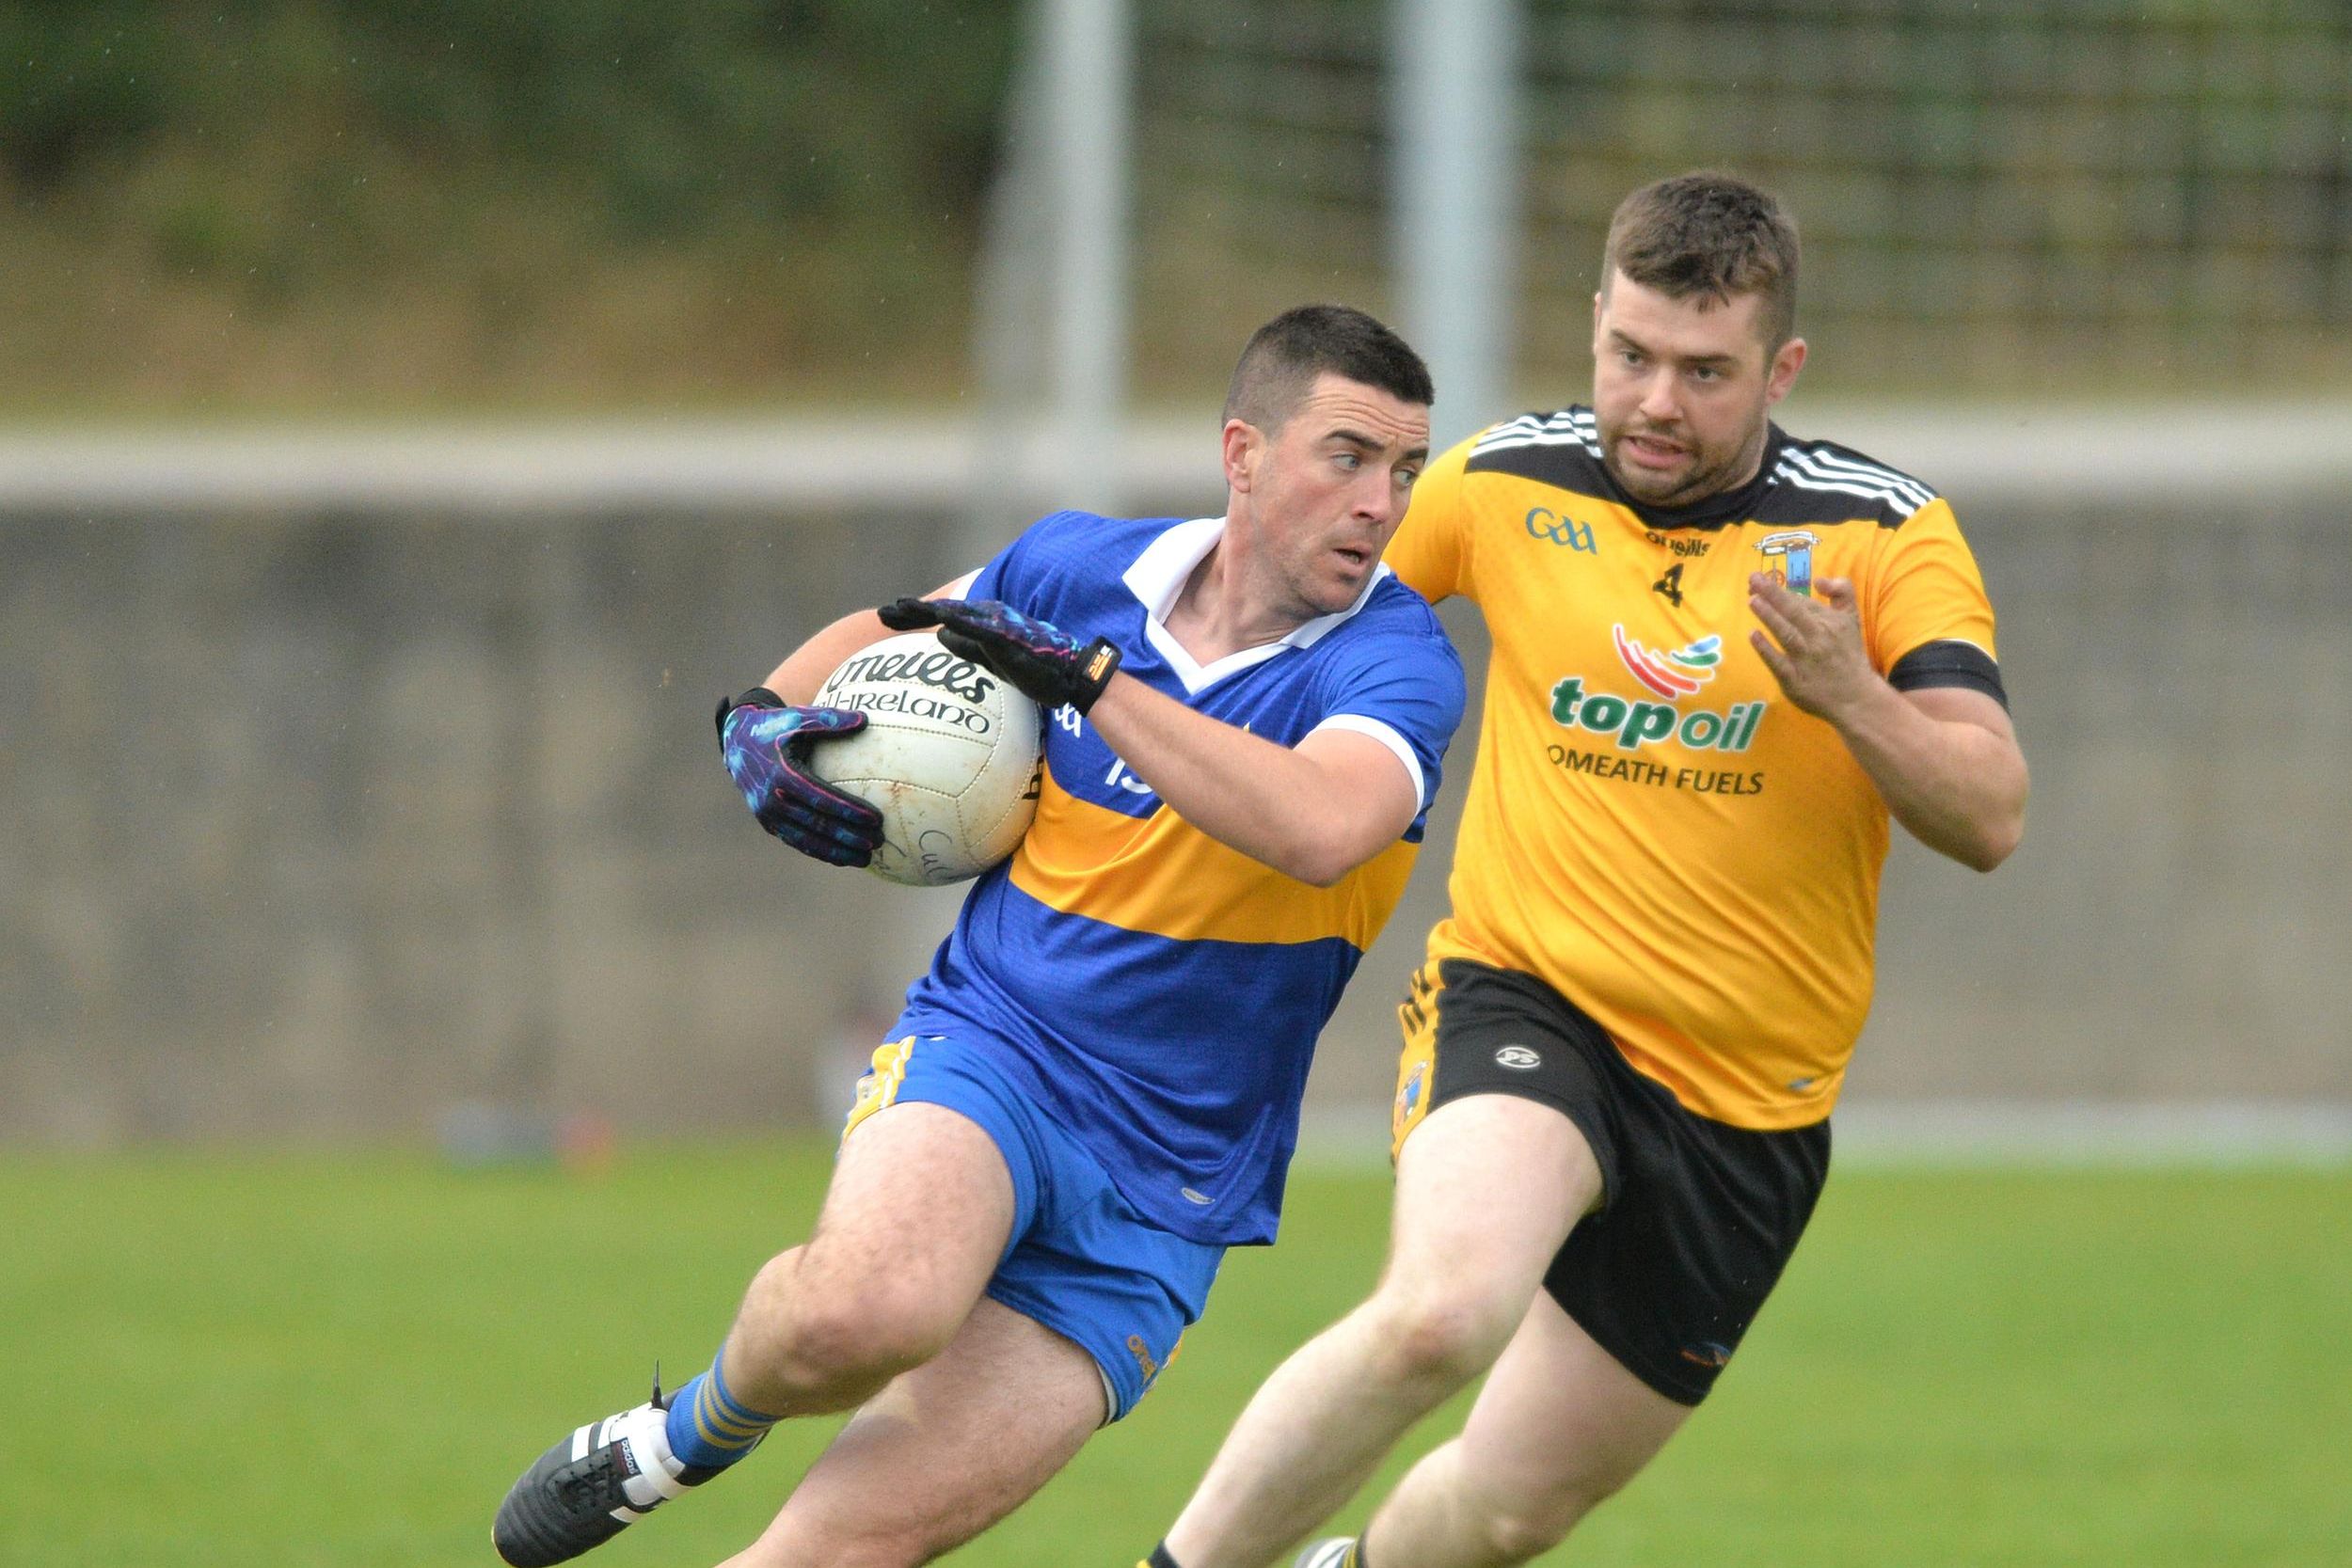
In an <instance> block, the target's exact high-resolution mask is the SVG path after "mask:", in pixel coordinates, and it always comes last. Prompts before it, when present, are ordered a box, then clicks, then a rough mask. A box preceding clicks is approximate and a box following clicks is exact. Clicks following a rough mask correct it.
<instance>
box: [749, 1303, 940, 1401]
mask: <svg viewBox="0 0 2352 1568" xmlns="http://www.w3.org/2000/svg"><path fill="white" fill-rule="evenodd" d="M779 1327H780V1333H779V1334H778V1336H777V1346H776V1349H777V1356H778V1360H779V1362H780V1363H781V1368H782V1370H783V1371H784V1372H785V1375H786V1376H787V1377H788V1378H789V1379H790V1380H791V1381H793V1382H795V1383H797V1384H800V1385H803V1386H809V1387H847V1388H859V1387H868V1386H870V1387H880V1386H882V1384H884V1383H887V1382H888V1381H890V1379H892V1378H894V1377H896V1376H898V1374H899V1373H900V1372H903V1371H906V1370H909V1369H911V1368H914V1367H919V1366H921V1365H922V1364H923V1363H924V1362H926V1361H929V1360H930V1358H931V1357H932V1356H934V1355H936V1354H939V1353H940V1352H941V1351H942V1350H944V1349H945V1348H946V1344H947V1341H948V1339H949V1338H952V1337H953V1335H954V1332H955V1329H954V1325H953V1324H952V1323H940V1322H939V1321H938V1315H937V1314H936V1313H933V1312H930V1310H928V1308H927V1307H926V1306H925V1305H924V1304H921V1303H914V1302H908V1301H905V1300H902V1299H901V1300H894V1299H892V1297H891V1296H890V1294H889V1293H888V1292H882V1293H880V1294H878V1295H876V1296H874V1297H872V1298H867V1299H861V1298H860V1297H859V1296H858V1295H857V1294H855V1293H853V1292H836V1291H818V1292H810V1293H808V1294H806V1295H804V1296H802V1297H799V1298H796V1299H795V1300H794V1301H793V1302H792V1303H791V1304H790V1305H789V1307H787V1309H786V1311H785V1314H784V1317H783V1321H782V1323H780V1325H779Z"/></svg>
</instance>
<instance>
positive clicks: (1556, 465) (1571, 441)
mask: <svg viewBox="0 0 2352 1568" xmlns="http://www.w3.org/2000/svg"><path fill="white" fill-rule="evenodd" d="M1463 469H1464V471H1465V472H1467V473H1473V474H1478V473H1486V474H1494V473H1502V474H1509V475H1511V476H1513V477H1514V478H1517V479H1532V480H1534V481H1536V482H1537V483H1543V484H1554V485H1558V486H1559V487H1560V488H1562V489H1564V490H1574V491H1576V492H1578V493H1579V494H1581V495H1587V496H1600V495H1607V494H1609V493H1610V492H1609V491H1608V489H1607V488H1606V485H1607V481H1606V480H1605V479H1604V478H1603V470H1602V468H1601V466H1600V435H1599V432H1598V431H1597V430H1596V429H1595V428H1594V425H1593V411H1592V410H1591V409H1589V408H1584V407H1574V408H1563V409H1561V410H1560V411H1559V412H1557V413H1553V414H1522V415H1520V416H1519V417H1518V419H1516V420H1503V421H1502V423H1501V424H1498V425H1492V426H1489V427H1488V428H1487V429H1486V430H1485V431H1484V432H1482V433H1481V434H1480V435H1479V436H1478V438H1477V440H1475V441H1473V442H1472V443H1471V444H1470V458H1469V460H1468V461H1467V462H1466V463H1465V464H1464V465H1463Z"/></svg>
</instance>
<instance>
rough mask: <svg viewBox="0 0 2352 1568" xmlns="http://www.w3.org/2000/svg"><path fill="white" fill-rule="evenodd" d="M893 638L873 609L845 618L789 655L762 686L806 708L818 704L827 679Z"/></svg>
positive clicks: (857, 612) (845, 616)
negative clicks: (854, 658)
mask: <svg viewBox="0 0 2352 1568" xmlns="http://www.w3.org/2000/svg"><path fill="white" fill-rule="evenodd" d="M891 635H893V634H892V632H891V630H890V628H889V627H888V626H883V625H882V620H881V618H880V617H879V616H877V615H876V614H875V613H874V612H873V611H872V610H858V611H856V612H855V613H853V614H849V615H844V616H843V617H841V619H840V620H838V621H835V622H834V623H833V625H831V626H827V627H825V628H824V629H823V630H822V631H820V632H818V634H817V635H816V636H814V637H812V638H810V639H809V640H808V641H805V642H803V643H802V644H801V645H800V646H799V647H798V648H795V649H794V650H793V651H792V652H791V654H790V655H788V656H787V657H786V658H785V661H784V662H783V663H782V664H779V665H777V666H776V668H775V672H774V673H772V674H771V675H770V676H769V677H768V678H767V679H766V680H764V681H762V682H760V683H759V684H760V685H762V686H764V687H766V688H767V689H769V690H771V691H772V692H774V693H775V694H776V695H777V696H779V697H782V698H783V699H784V700H785V701H786V702H787V703H791V704H793V705H796V706H798V705H806V704H808V703H810V702H812V701H814V700H815V699H816V696H817V689H818V687H820V686H822V685H824V684H825V677H826V676H827V675H830V674H832V673H834V671H835V670H837V669H839V668H840V667H841V662H842V660H844V659H846V658H848V657H850V655H851V654H853V653H856V652H857V651H858V650H859V649H860V648H863V647H866V646H868V645H870V644H872V643H875V642H879V641H882V639H883V638H885V637H889V636H891Z"/></svg>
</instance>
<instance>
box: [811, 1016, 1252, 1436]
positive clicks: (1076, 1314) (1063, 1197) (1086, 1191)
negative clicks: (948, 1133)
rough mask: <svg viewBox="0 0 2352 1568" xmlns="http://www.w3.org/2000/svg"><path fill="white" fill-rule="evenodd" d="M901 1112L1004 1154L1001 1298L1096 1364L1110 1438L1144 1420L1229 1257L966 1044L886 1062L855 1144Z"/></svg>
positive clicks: (864, 1085) (899, 1047) (904, 1046)
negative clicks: (1180, 1226) (941, 1116)
mask: <svg viewBox="0 0 2352 1568" xmlns="http://www.w3.org/2000/svg"><path fill="white" fill-rule="evenodd" d="M901 1102H908V1103H915V1102H919V1103H923V1104H929V1105H944V1106H946V1107H947V1109H949V1110H951V1111H956V1112H959V1113H961V1114H962V1115H963V1116H966V1117H970V1118H971V1119H972V1120H974V1121H975V1122H977V1123H978V1124H979V1127H980V1130H981V1131H982V1132H986V1133H987V1134H988V1135H989V1137H990V1139H991V1140H992V1141H993V1142H994V1144H995V1145H996V1148H997V1149H998V1151H999V1152H1001V1153H1002V1154H1003V1155H1004V1157H1005V1164H1006V1166H1007V1167H1008V1168H1009V1170H1010V1171H1011V1172H1012V1198H1013V1216H1012V1235H1011V1237H1010V1239H1009V1240H1008V1241H1007V1242H1006V1243H1005V1253H1004V1256H1003V1257H1002V1258H1001V1259H998V1260H997V1264H996V1273H995V1274H994V1275H993V1276H991V1278H990V1279H989V1282H988V1290H987V1294H988V1296H989V1297H990V1299H991V1300H993V1301H997V1302H1001V1303H1002V1304H1004V1305H1005V1306H1007V1307H1010V1308H1012V1309H1013V1310H1014V1311H1015V1312H1018V1313H1020V1314H1021V1315H1022V1316H1023V1317H1025V1318H1029V1319H1033V1320H1034V1321H1036V1322H1038V1323H1043V1324H1044V1325H1045V1326H1046V1327H1047V1328H1050V1329H1052V1330H1053V1331H1054V1332H1055V1333H1057V1334H1058V1335H1060V1336H1061V1337H1062V1338H1065V1339H1069V1340H1071V1341H1073V1343H1075V1344H1076V1345H1078V1346H1079V1348H1081V1349H1082V1350H1084V1351H1085V1352H1086V1353H1087V1354H1089V1355H1091V1356H1093V1357H1094V1363H1095V1365H1096V1367H1098V1368H1099V1369H1101V1370H1102V1374H1103V1388H1104V1396H1105V1398H1106V1400H1107V1401H1108V1405H1109V1410H1110V1414H1109V1415H1108V1417H1106V1418H1105V1424H1107V1423H1108V1422H1109V1421H1116V1420H1118V1419H1119V1418H1120V1417H1122V1416H1124V1415H1126V1414H1127V1412H1129V1411H1130V1410H1133V1409H1134V1408H1135V1407H1136V1402H1137V1401H1139V1400H1141V1399H1142V1398H1143V1396H1144V1395H1145V1394H1146V1393H1147V1392H1149V1391H1150V1389H1151V1387H1152V1380H1153V1379H1155V1378H1157V1377H1158V1376H1159V1375H1160V1370H1161V1369H1162V1368H1164V1367H1166V1366H1167V1365H1168V1363H1169V1362H1170V1361H1172V1360H1174V1359H1175V1358H1176V1346H1177V1342H1178V1341H1179V1340H1181V1339H1182V1338H1184V1330H1185V1329H1186V1328H1187V1327H1189V1326H1191V1325H1192V1324H1193V1323H1196V1322H1198V1321H1199V1320H1200V1312H1201V1309H1202V1308H1203V1307H1206V1306H1207V1305H1208V1300H1209V1287H1210V1286H1211V1285H1213V1284H1215V1283H1216V1269H1217V1264H1218V1262H1219V1261H1220V1260H1221V1259H1223V1258H1224V1256H1225V1249H1224V1248H1223V1247H1220V1246H1211V1245H1207V1244H1204V1243H1200V1242H1188V1241H1186V1240H1185V1239H1184V1238H1183V1237H1182V1236H1178V1235H1175V1234H1173V1233H1172V1232H1170V1231H1167V1230H1163V1229H1161V1228H1160V1227H1158V1226H1156V1225H1153V1224H1152V1222H1151V1221H1150V1220H1148V1219H1145V1218H1144V1217H1143V1216H1142V1215H1141V1214H1139V1213H1137V1212H1136V1211H1135V1210H1134V1209H1133V1208H1131V1207H1130V1206H1129V1205H1128V1203H1127V1200H1126V1199H1125V1198H1123V1197H1121V1196H1120V1194H1119V1189H1118V1188H1117V1187H1115V1186H1113V1185H1112V1184H1111V1179H1110V1177H1109V1176H1108V1175H1106V1174H1105V1173H1104V1170H1103V1167H1102V1166H1101V1165H1099V1164H1096V1163H1095V1161H1094V1157H1093V1156H1092V1155H1090V1154H1089V1153H1088V1152H1087V1151H1086V1149H1085V1148H1083V1147H1081V1146H1080V1145H1079V1143H1078V1141H1077V1140H1076V1139H1075V1138H1073V1137H1072V1136H1071V1135H1070V1133H1069V1132H1068V1131H1067V1130H1066V1129H1064V1128H1062V1127H1061V1126H1059V1125H1058V1124H1057V1123H1056V1122H1055V1121H1054V1120H1053V1119H1052V1118H1051V1117H1047V1116H1045V1115H1044V1114H1043V1113H1041V1111H1040V1110H1039V1109H1038V1108H1037V1107H1036V1106H1035V1105H1034V1104H1032V1103H1030V1102H1029V1101H1027V1100H1025V1099H1024V1098H1023V1097H1022V1096H1021V1095H1019V1094H1018V1093H1016V1092H1015V1091H1014V1090H1013V1088H1012V1087H1011V1086H1010V1085H1008V1084H1006V1083H1005V1082H1004V1081H1003V1079H1002V1077H1001V1076H1000V1075H999V1074H998V1073H997V1072H996V1071H995V1070H994V1069H993V1068H992V1067H991V1066H990V1065H989V1063H988V1062H987V1061H986V1060H985V1059H983V1058H982V1057H981V1056H980V1055H979V1054H978V1053H977V1052H974V1051H971V1050H969V1049H959V1047H958V1043H957V1041H956V1039H955V1038H954V1037H949V1036H937V1035H921V1036H909V1037H907V1038H905V1039H902V1040H894V1041H892V1042H891V1043H889V1044H887V1045H884V1046H882V1047H881V1048H880V1049H879V1050H877V1051H876V1052H875V1053H874V1066H873V1070H872V1071H871V1072H869V1073H868V1074H867V1075H866V1077H865V1078H863V1079H860V1080H859V1082H858V1086H857V1103H856V1105H855V1106H854V1107H852V1108H851V1110H850V1120H849V1125H848V1127H847V1128H845V1129H844V1130H843V1132H842V1134H841V1135H842V1137H843V1138H844V1139H847V1138H848V1137H849V1135H850V1133H851V1132H855V1131H856V1130H857V1125H858V1123H859V1122H861V1121H863V1120H865V1119H866V1117H869V1116H871V1115H873V1114H874V1113H875V1112H876V1111H879V1110H881V1109H882V1108H883V1107H884V1106H886V1105H894V1104H898V1103H901Z"/></svg>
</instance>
